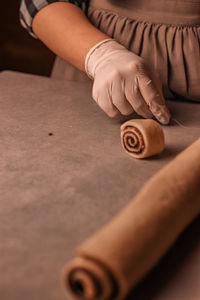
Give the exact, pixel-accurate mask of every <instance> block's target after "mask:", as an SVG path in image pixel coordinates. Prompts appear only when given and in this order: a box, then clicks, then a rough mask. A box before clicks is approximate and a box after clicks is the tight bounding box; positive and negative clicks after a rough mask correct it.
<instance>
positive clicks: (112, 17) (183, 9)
mask: <svg viewBox="0 0 200 300" xmlns="http://www.w3.org/2000/svg"><path fill="white" fill-rule="evenodd" d="M85 13H86V15H87V17H88V19H89V20H90V22H91V23H92V24H94V25H95V26H96V27H97V28H99V29H100V30H101V31H103V32H105V33H106V34H107V35H109V36H110V37H112V38H114V39H115V40H117V41H118V42H119V43H120V44H122V45H124V46H125V47H127V48H128V49H129V50H130V51H132V52H134V53H135V54H137V55H139V56H141V57H143V58H144V59H145V60H146V61H147V62H148V64H150V66H152V68H154V69H156V70H157V71H158V72H159V74H160V76H161V79H162V83H163V93H164V96H165V98H167V99H185V100H194V101H200V0H101V1H99V0H91V1H90V3H89V7H88V10H87V11H86V12H85ZM52 77H57V78H66V79H68V80H78V81H79V80H80V81H89V80H90V79H89V78H88V77H87V75H86V74H85V73H83V72H80V71H79V70H77V69H76V68H74V67H72V66H71V65H70V64H68V63H67V62H64V61H63V60H62V59H60V58H57V59H56V61H55V64H54V68H53V71H52Z"/></svg>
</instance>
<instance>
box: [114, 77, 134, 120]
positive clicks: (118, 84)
mask: <svg viewBox="0 0 200 300" xmlns="http://www.w3.org/2000/svg"><path fill="white" fill-rule="evenodd" d="M111 97H112V103H113V104H114V106H115V107H116V108H117V109H118V110H119V111H120V112H121V114H122V115H125V116H127V115H130V114H131V113H132V112H133V111H134V109H133V107H132V105H131V104H130V103H129V102H128V100H127V99H126V96H125V92H124V80H123V79H122V78H118V79H116V80H114V81H113V82H112V86H111Z"/></svg>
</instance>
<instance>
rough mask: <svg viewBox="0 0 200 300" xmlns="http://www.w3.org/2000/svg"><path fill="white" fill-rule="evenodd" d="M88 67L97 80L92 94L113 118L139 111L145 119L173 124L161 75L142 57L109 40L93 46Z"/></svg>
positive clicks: (88, 70) (86, 66) (88, 55)
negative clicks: (154, 119)
mask: <svg viewBox="0 0 200 300" xmlns="http://www.w3.org/2000/svg"><path fill="white" fill-rule="evenodd" d="M85 69H86V73H87V74H88V76H89V77H90V78H91V79H94V83H93V91H92V96H93V98H94V100H95V101H96V102H97V104H98V105H99V106H100V107H101V108H102V109H103V110H104V112H105V113H106V114H107V115H108V116H109V117H116V116H117V115H119V114H123V115H129V114H130V113H132V112H133V111H135V112H136V113H137V114H138V115H140V116H143V117H145V118H151V117H153V116H155V117H156V118H157V120H158V121H160V122H161V123H163V124H168V123H169V120H170V113H169V110H168V109H167V107H166V105H165V100H164V97H163V93H162V82H161V79H160V77H159V74H158V73H157V72H156V71H154V70H152V69H150V68H149V66H148V65H147V64H146V63H145V61H144V59H143V58H142V57H140V56H138V55H136V54H134V53H132V52H130V51H128V50H127V49H126V48H125V47H124V46H122V45H121V44H119V43H117V42H116V41H115V40H113V39H107V40H104V41H102V42H100V43H98V44H97V45H95V46H94V47H93V48H92V49H90V51H89V52H88V54H87V56H86V59H85Z"/></svg>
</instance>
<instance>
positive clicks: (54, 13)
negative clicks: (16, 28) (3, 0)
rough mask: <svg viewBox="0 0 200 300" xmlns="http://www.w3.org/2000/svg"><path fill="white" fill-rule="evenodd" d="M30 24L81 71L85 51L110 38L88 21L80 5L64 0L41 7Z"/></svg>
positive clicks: (52, 47)
mask: <svg viewBox="0 0 200 300" xmlns="http://www.w3.org/2000/svg"><path fill="white" fill-rule="evenodd" d="M32 28H33V31H34V33H35V35H36V36H37V37H38V38H39V39H40V40H42V41H43V43H44V44H45V45H46V46H47V47H48V48H50V49H51V50H52V51H53V52H54V53H55V54H57V55H59V56H60V57H62V58H63V59H64V60H67V61H68V62H70V63H71V64H73V65H74V66H76V67H77V68H78V69H80V70H82V71H85V67H84V64H85V57H86V54H87V53H88V51H89V50H90V49H91V48H92V47H93V46H94V45H95V44H97V43H98V42H100V41H102V40H104V39H106V38H109V37H108V36H107V35H106V34H104V33H102V32H101V31H99V30H98V29H97V28H96V27H94V26H93V25H92V24H91V23H90V22H89V21H88V19H87V17H86V16H85V14H84V13H83V11H82V10H81V9H80V8H79V7H77V6H75V5H74V4H71V3H67V2H55V3H52V4H50V5H48V6H46V7H44V8H42V9H41V10H40V11H39V12H38V13H37V14H36V15H35V17H34V19H33V23H32Z"/></svg>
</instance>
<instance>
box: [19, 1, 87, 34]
mask: <svg viewBox="0 0 200 300" xmlns="http://www.w3.org/2000/svg"><path fill="white" fill-rule="evenodd" d="M54 2H69V3H73V4H75V5H77V6H78V7H80V8H81V9H83V6H84V5H83V2H84V0H21V4H20V10H19V18H20V23H21V25H22V27H24V28H25V29H26V30H27V31H28V32H29V34H30V35H31V36H33V37H34V38H37V36H36V35H35V34H34V32H33V29H32V21H33V18H34V16H35V15H36V14H37V12H38V11H39V10H40V9H42V8H43V7H45V6H47V5H49V4H51V3H54Z"/></svg>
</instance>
